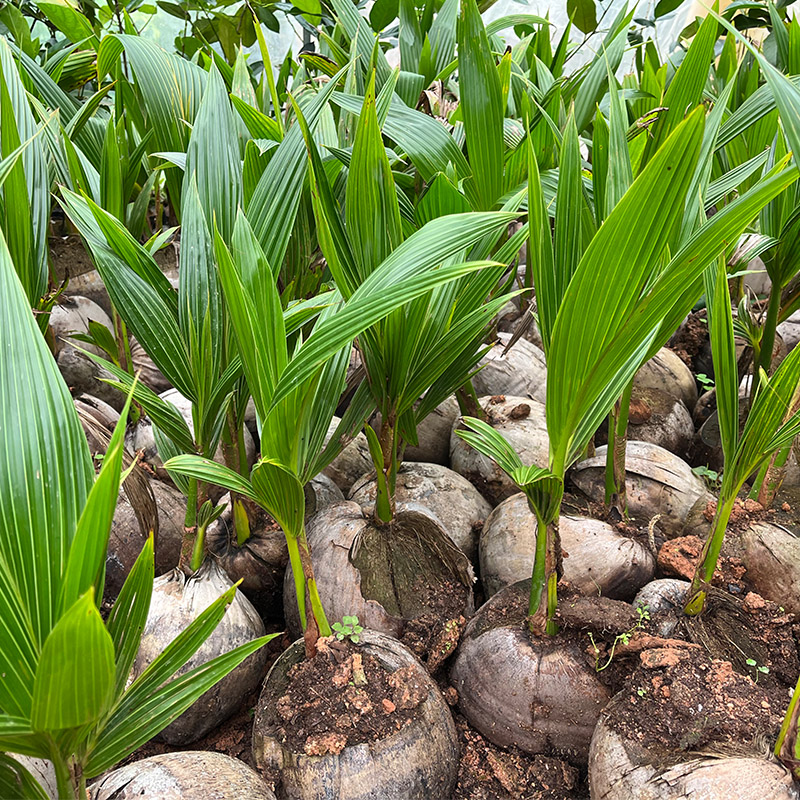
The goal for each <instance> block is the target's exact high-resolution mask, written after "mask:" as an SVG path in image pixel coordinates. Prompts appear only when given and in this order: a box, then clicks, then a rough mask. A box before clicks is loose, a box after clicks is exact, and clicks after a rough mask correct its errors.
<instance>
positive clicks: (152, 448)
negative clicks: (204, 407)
mask: <svg viewBox="0 0 800 800" xmlns="http://www.w3.org/2000/svg"><path fill="white" fill-rule="evenodd" d="M160 397H161V399H162V400H166V401H168V402H170V403H172V404H173V405H174V406H175V407H176V408H177V409H178V412H179V413H180V415H181V416H182V417H183V418H184V420H185V421H186V424H187V425H188V426H189V430H190V431H193V430H194V425H193V422H192V402H191V400H189V399H188V398H187V397H184V396H183V395H182V394H181V393H180V392H179V391H178V390H177V389H170V390H169V391H166V392H163V393H162V394H161V395H160ZM242 433H243V436H242V438H243V440H244V445H245V454H246V456H247V463H248V464H250V465H252V464H254V463H255V459H256V447H255V442H254V441H253V437H252V436H251V435H250V431H249V430H248V429H247V426H246V425H245V426H244V430H243V432H242ZM125 444H126V446H127V447H128V448H129V449H130V450H131V451H132V452H135V453H139V452H140V453H141V454H142V459H143V460H144V461H145V462H147V464H148V465H149V466H150V467H151V468H152V469H153V470H154V472H155V473H156V475H158V477H159V478H160V479H161V480H164V481H170V482H171V478H170V477H169V475H168V474H167V471H166V470H165V469H164V465H163V462H162V459H161V456H160V455H159V454H158V447H157V446H156V440H155V436H154V434H153V423H152V422H151V420H150V419H149V418H148V417H144V416H143V417H142V418H141V419H140V420H139V421H138V422H137V423H136V425H134V426H132V427H131V428H129V429H128V432H127V434H126V436H125ZM214 461H216V462H217V463H218V464H222V465H224V464H225V456H224V454H223V451H222V444H220V445H219V447H218V448H217V452H216V454H215V455H214ZM224 493H225V490H224V489H220V488H219V487H218V486H214V485H213V484H211V485H209V496H210V497H211V499H212V500H218V499H219V498H220V497H221V496H222V495H223V494H224Z"/></svg>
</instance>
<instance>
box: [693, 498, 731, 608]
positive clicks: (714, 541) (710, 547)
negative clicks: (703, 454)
mask: <svg viewBox="0 0 800 800" xmlns="http://www.w3.org/2000/svg"><path fill="white" fill-rule="evenodd" d="M735 502H736V494H735V493H734V494H733V495H732V496H731V497H728V498H725V499H724V500H723V497H722V496H720V498H719V500H718V501H717V511H716V513H715V514H714V522H713V524H712V526H711V534H710V536H709V537H708V539H707V540H706V543H705V545H704V546H703V552H702V553H701V554H700V561H699V562H698V564H697V568H696V569H695V572H694V577H693V578H692V584H691V586H690V587H689V594H688V600H687V601H686V605H685V606H684V609H683V611H684V613H685V614H688V615H689V616H690V617H694V616H697V615H698V614H700V613H701V612H702V611H703V609H704V608H705V604H706V591H707V587H708V585H709V583H710V582H711V579H712V578H713V577H714V570H715V569H716V568H717V561H718V560H719V554H720V551H721V550H722V543H723V541H724V540H725V531H726V529H727V527H728V520H729V519H730V517H731V512H732V511H733V504H734V503H735Z"/></svg>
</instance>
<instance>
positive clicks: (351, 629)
mask: <svg viewBox="0 0 800 800" xmlns="http://www.w3.org/2000/svg"><path fill="white" fill-rule="evenodd" d="M331 627H332V628H333V632H334V634H335V635H336V638H337V639H338V640H339V641H340V642H341V641H344V640H345V639H349V640H350V641H351V642H352V643H353V644H358V643H359V642H360V641H361V632H362V631H363V630H364V628H363V627H362V626H361V625H359V624H358V617H342V621H341V622H334V623H333V625H332V626H331Z"/></svg>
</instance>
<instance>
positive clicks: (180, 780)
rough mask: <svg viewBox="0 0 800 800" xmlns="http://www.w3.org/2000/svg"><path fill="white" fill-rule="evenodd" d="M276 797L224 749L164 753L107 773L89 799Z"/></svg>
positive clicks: (260, 799)
mask: <svg viewBox="0 0 800 800" xmlns="http://www.w3.org/2000/svg"><path fill="white" fill-rule="evenodd" d="M234 797H236V798H241V799H242V800H275V795H274V794H273V793H272V791H271V790H270V789H269V787H268V786H267V785H266V783H264V780H263V779H262V778H261V776H260V775H259V774H258V773H257V772H256V771H255V770H253V769H251V768H250V767H248V766H247V764H245V763H244V762H242V761H239V760H238V759H236V758H231V757H230V756H226V755H224V754H223V753H209V752H206V751H191V750H186V751H184V752H179V753H164V754H163V755H159V756H152V757H151V758H145V759H143V760H142V761H134V762H133V763H132V764H126V765H125V766H124V767H119V768H118V769H115V770H113V772H108V773H106V774H105V775H104V776H103V777H102V778H99V779H98V780H97V781H95V782H94V783H93V784H92V785H91V787H90V788H89V799H88V800H134V798H135V800H216V798H234Z"/></svg>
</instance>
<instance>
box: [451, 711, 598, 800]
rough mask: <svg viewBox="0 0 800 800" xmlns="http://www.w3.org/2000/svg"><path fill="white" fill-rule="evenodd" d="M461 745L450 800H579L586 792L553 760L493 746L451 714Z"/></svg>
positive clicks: (564, 764) (581, 783)
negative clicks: (456, 775)
mask: <svg viewBox="0 0 800 800" xmlns="http://www.w3.org/2000/svg"><path fill="white" fill-rule="evenodd" d="M455 722H456V730H457V731H458V740H459V744H460V746H461V760H460V762H459V767H458V782H457V784H456V788H455V791H454V792H453V795H452V798H451V800H583V798H588V796H589V791H588V788H587V786H586V784H585V781H581V776H580V774H579V772H578V770H577V769H576V768H575V767H573V766H571V765H570V764H568V763H567V762H566V761H561V760H560V759H557V758H551V757H549V756H531V755H529V754H528V753H523V752H522V751H521V750H517V749H516V748H509V749H508V750H504V749H503V748H500V747H497V746H496V745H493V744H492V743H491V742H489V741H487V740H486V739H484V737H483V736H481V734H480V733H478V732H477V731H476V730H475V729H474V728H472V727H470V725H469V723H468V722H467V721H466V719H464V717H462V716H461V715H460V714H456V715H455Z"/></svg>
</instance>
